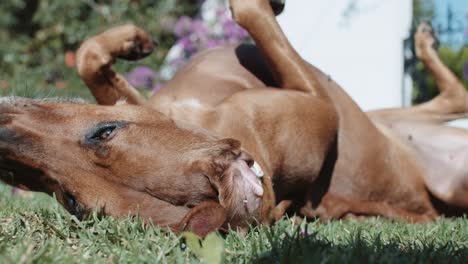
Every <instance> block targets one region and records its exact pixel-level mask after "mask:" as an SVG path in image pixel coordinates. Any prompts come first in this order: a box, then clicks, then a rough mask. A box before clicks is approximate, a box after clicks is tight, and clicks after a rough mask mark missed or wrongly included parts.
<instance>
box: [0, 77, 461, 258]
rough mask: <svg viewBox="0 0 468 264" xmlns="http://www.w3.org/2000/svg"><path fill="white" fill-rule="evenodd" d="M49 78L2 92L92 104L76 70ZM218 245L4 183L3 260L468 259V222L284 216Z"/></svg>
mask: <svg viewBox="0 0 468 264" xmlns="http://www.w3.org/2000/svg"><path fill="white" fill-rule="evenodd" d="M43 76H44V74H43V72H41V71H40V70H36V71H28V72H23V74H18V75H17V76H16V77H9V78H3V80H5V79H6V80H8V82H9V86H10V87H9V88H8V89H5V90H0V96H4V95H10V94H12V93H13V94H16V95H18V96H27V97H51V96H68V97H76V96H79V97H83V98H86V99H90V101H92V99H91V96H90V93H89V92H88V91H87V90H86V89H84V85H83V84H82V83H81V81H80V80H79V78H78V76H77V75H76V74H75V73H73V72H70V73H69V74H68V75H67V76H66V78H64V79H65V80H67V81H68V86H67V88H66V89H64V90H57V89H55V87H54V86H53V85H50V84H47V83H45V82H44V80H43V79H44V78H43ZM1 79H2V78H0V81H1ZM304 230H307V232H305V231H304ZM306 234H307V235H306ZM211 242H212V243H211V244H210V245H209V246H207V247H208V249H207V250H206V251H204V252H201V253H200V252H199V251H198V250H197V249H196V248H195V247H193V246H192V247H189V246H187V245H190V243H189V239H187V240H184V239H182V238H180V237H177V236H176V235H174V234H172V233H168V232H166V231H164V230H161V229H159V228H154V227H148V226H145V225H144V224H143V223H142V221H141V220H140V219H138V218H128V219H125V220H116V219H113V218H111V217H104V218H102V219H98V217H97V216H94V217H92V218H91V219H89V220H86V221H81V222H80V221H78V220H77V219H76V218H74V217H73V216H71V215H69V214H68V213H67V212H65V211H64V209H63V208H62V207H61V206H60V205H59V204H58V203H57V202H56V201H55V200H54V199H53V198H51V197H48V196H46V195H43V194H34V195H33V197H32V198H22V197H18V196H14V197H13V196H11V189H10V187H7V186H4V185H1V184H0V263H2V264H3V263H115V262H118V263H156V262H162V263H187V262H199V261H200V259H201V258H203V257H205V260H206V257H207V256H208V257H209V256H210V255H213V254H214V255H216V253H219V254H221V255H223V258H224V262H226V263H250V262H254V263H304V262H307V263H399V264H400V263H468V219H466V218H457V219H440V220H438V221H436V222H434V223H428V224H407V223H401V222H391V221H388V220H384V219H379V218H371V219H368V220H365V221H352V220H346V221H334V222H330V223H320V222H311V223H308V224H307V225H305V223H303V224H301V225H300V226H298V225H296V224H295V223H294V221H293V220H290V219H283V220H282V221H280V222H279V223H277V224H276V225H274V226H272V227H257V228H254V229H253V230H252V231H251V232H249V233H248V234H247V235H246V236H245V237H243V236H241V235H239V234H238V233H235V232H230V233H229V234H227V235H224V236H223V238H222V239H215V240H214V242H213V241H211ZM197 243H198V241H197ZM213 243H215V244H216V243H217V244H218V245H217V246H214V244H213ZM206 244H209V243H208V242H206ZM192 245H193V244H192Z"/></svg>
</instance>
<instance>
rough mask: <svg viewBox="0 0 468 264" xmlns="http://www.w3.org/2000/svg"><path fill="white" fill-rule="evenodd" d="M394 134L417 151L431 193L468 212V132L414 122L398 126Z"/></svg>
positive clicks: (395, 126)
mask: <svg viewBox="0 0 468 264" xmlns="http://www.w3.org/2000/svg"><path fill="white" fill-rule="evenodd" d="M391 130H392V132H393V133H395V134H396V135H397V136H398V137H399V138H400V140H401V141H402V142H403V143H404V144H406V145H408V146H410V147H411V148H412V149H413V150H414V155H415V156H416V158H417V160H418V162H419V163H420V164H421V166H422V168H423V170H424V173H423V174H422V176H423V180H424V182H425V183H426V186H427V188H428V189H429V190H430V191H431V193H432V194H433V195H435V196H436V197H437V198H439V199H441V200H442V201H444V202H446V203H448V204H451V205H455V206H459V207H464V208H468V130H466V129H462V128H455V127H449V126H444V125H439V124H432V123H427V122H418V121H414V120H413V121H408V122H405V121H400V122H396V123H394V124H393V125H392V129H391Z"/></svg>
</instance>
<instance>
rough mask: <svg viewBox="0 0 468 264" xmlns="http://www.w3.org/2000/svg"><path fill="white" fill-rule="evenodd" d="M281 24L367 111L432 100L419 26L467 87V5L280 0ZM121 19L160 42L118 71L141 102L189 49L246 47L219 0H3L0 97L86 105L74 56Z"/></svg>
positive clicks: (435, 0)
mask: <svg viewBox="0 0 468 264" xmlns="http://www.w3.org/2000/svg"><path fill="white" fill-rule="evenodd" d="M279 21H280V24H281V25H282V27H283V29H284V31H285V33H286V35H287V36H288V37H289V39H290V40H291V42H292V43H293V45H294V46H295V47H296V48H297V49H298V51H299V52H300V53H301V55H302V56H303V57H304V58H305V59H306V60H308V61H309V62H311V63H313V64H315V65H317V66H318V67H320V68H321V69H322V70H323V71H324V72H326V73H327V74H329V75H330V76H331V78H333V79H334V80H336V81H338V82H339V83H340V84H341V85H342V86H343V87H344V88H345V89H346V90H347V91H348V93H350V94H351V96H352V97H353V98H354V99H355V100H356V101H357V102H358V104H359V105H360V106H361V107H362V108H363V109H365V110H369V109H375V108H382V107H395V106H402V105H410V104H412V103H417V102H423V101H426V100H429V99H430V98H432V97H433V96H435V95H436V94H437V89H436V87H435V83H434V80H433V79H432V78H431V77H430V76H428V75H427V74H426V72H425V70H424V67H423V66H422V64H421V63H419V62H418V61H417V60H416V59H415V58H414V48H413V39H412V34H413V33H414V28H415V26H416V25H417V24H418V23H419V22H420V21H428V22H430V23H431V24H432V25H433V27H434V29H435V31H436V34H437V37H438V40H439V45H438V50H439V53H440V56H441V57H442V59H443V60H444V62H445V63H446V64H447V65H448V66H449V67H450V68H451V69H452V70H453V71H454V72H455V73H456V74H457V75H458V76H459V78H460V79H462V80H464V82H465V85H467V84H468V1H466V0H328V1H320V0H308V1H297V0H296V1H293V0H286V8H285V12H284V13H283V14H282V15H280V16H279ZM128 22H130V23H134V24H137V25H139V26H141V27H143V28H145V29H146V30H147V31H149V32H151V33H152V34H153V35H154V36H155V37H156V38H157V39H158V40H159V43H160V46H159V47H158V48H157V50H156V51H155V52H154V53H153V54H152V55H151V56H150V57H149V58H146V59H145V60H143V61H140V62H137V63H128V62H119V63H117V65H116V67H117V70H118V71H120V72H122V73H124V74H125V76H126V78H127V79H128V80H129V81H130V82H131V83H132V84H133V85H134V86H136V87H137V88H139V89H140V90H141V91H142V93H145V94H147V95H149V94H151V93H154V92H157V90H158V89H159V88H160V87H161V85H162V84H163V83H164V82H165V81H166V80H168V79H169V78H171V76H172V75H173V74H174V72H175V71H176V70H177V69H178V67H180V66H181V65H183V64H184V63H185V62H186V60H187V59H189V58H190V57H191V56H193V55H195V54H196V53H197V52H199V51H202V50H204V49H207V48H210V47H215V46H219V45H223V44H226V43H240V42H244V41H249V39H248V35H247V34H246V33H245V31H244V30H242V29H241V28H239V27H238V26H237V25H236V24H235V23H234V22H233V21H232V20H231V19H230V14H229V11H228V8H227V4H226V1H223V0H158V1H153V0H114V1H113V0H76V1H68V0H2V1H1V2H0V40H1V41H0V95H5V94H11V93H15V94H17V95H22V96H32V97H38V96H79V97H84V98H87V99H90V100H92V99H91V96H90V93H89V92H88V91H87V89H86V88H85V87H84V84H82V82H81V81H80V79H79V77H78V75H77V74H76V72H75V69H74V60H75V58H74V56H75V53H74V52H75V50H76V49H77V47H78V46H79V44H80V43H81V42H82V41H83V40H84V39H86V38H88V37H90V36H92V35H94V34H96V33H99V32H101V31H103V30H105V29H108V28H109V27H111V26H115V25H121V24H123V23H128Z"/></svg>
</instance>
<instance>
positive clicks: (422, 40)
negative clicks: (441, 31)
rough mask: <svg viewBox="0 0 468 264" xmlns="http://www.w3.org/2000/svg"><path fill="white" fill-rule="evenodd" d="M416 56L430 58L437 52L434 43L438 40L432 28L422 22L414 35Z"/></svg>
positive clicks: (422, 58)
mask: <svg viewBox="0 0 468 264" xmlns="http://www.w3.org/2000/svg"><path fill="white" fill-rule="evenodd" d="M414 40H415V51H416V57H418V59H420V60H424V59H428V58H430V57H431V56H432V55H434V54H435V53H436V51H435V49H434V44H435V42H436V40H435V38H434V35H433V32H432V28H431V27H430V26H429V25H428V24H426V23H421V24H420V25H419V26H418V29H417V30H416V34H415V35H414Z"/></svg>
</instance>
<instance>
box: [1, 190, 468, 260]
mask: <svg viewBox="0 0 468 264" xmlns="http://www.w3.org/2000/svg"><path fill="white" fill-rule="evenodd" d="M10 193H11V189H10V188H9V187H6V186H4V185H0V208H1V209H0V263H51V262H53V263H110V262H111V263H115V262H118V263H155V262H162V263H187V262H198V261H199V258H198V257H197V255H196V254H194V253H193V251H192V250H191V249H190V248H188V247H187V246H186V243H185V242H184V239H181V238H179V237H177V236H176V235H174V234H172V233H169V232H165V231H164V230H161V229H159V228H155V227H147V226H145V225H144V224H143V223H142V221H141V220H140V219H138V218H128V219H124V220H116V219H113V218H111V217H104V218H102V219H98V218H97V217H96V216H94V217H92V218H91V219H89V220H86V221H81V222H80V221H78V220H77V219H76V218H75V217H73V216H71V215H69V214H68V213H67V212H65V211H64V210H63V209H62V208H61V206H60V205H59V204H58V203H57V202H56V201H55V200H54V199H53V198H50V197H47V196H46V195H43V194H34V195H33V197H31V198H23V197H18V196H11V194H10ZM305 229H307V233H308V234H306V233H305V231H304V230H305ZM217 243H221V244H222V243H224V247H225V248H224V249H223V248H221V249H219V250H221V253H222V254H223V255H224V261H225V262H226V263H245V262H247V263H249V262H255V263H304V262H307V263H312V262H318V263H466V261H467V260H468V219H466V218H458V219H440V220H438V221H436V222H434V223H428V224H407V223H398V222H391V221H388V220H383V219H378V218H371V219H368V220H365V221H353V220H346V221H333V222H329V223H320V222H311V223H309V224H307V225H305V224H302V225H299V226H298V225H296V224H294V221H292V220H290V219H284V220H282V221H281V222H279V223H277V224H276V225H274V226H272V227H258V228H254V229H253V230H252V231H251V232H250V233H249V234H247V235H246V236H245V237H242V236H241V235H240V234H237V233H235V232H230V233H229V234H227V235H225V236H224V239H219V240H217Z"/></svg>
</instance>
